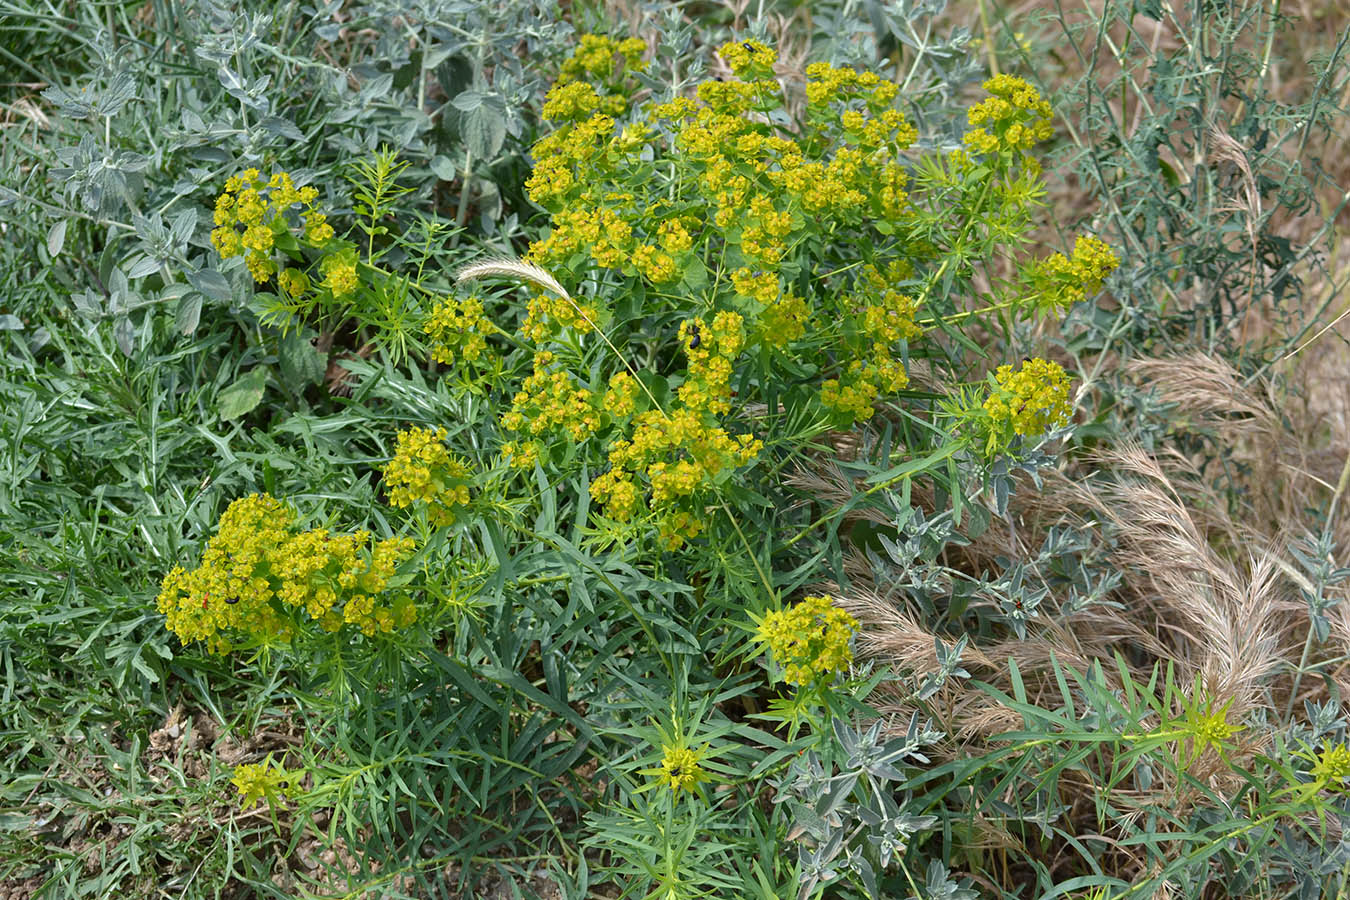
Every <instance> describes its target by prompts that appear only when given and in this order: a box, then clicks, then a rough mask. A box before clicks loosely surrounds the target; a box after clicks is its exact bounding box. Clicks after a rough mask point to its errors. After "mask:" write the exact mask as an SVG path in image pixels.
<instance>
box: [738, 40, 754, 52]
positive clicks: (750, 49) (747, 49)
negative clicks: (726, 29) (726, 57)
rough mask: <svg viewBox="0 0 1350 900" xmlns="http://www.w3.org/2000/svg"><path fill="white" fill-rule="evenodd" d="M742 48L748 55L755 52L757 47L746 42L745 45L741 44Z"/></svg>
mask: <svg viewBox="0 0 1350 900" xmlns="http://www.w3.org/2000/svg"><path fill="white" fill-rule="evenodd" d="M741 46H742V47H744V48H745V52H747V53H754V52H755V45H754V44H752V43H750V42H749V41H746V42H745V43H743V44H741Z"/></svg>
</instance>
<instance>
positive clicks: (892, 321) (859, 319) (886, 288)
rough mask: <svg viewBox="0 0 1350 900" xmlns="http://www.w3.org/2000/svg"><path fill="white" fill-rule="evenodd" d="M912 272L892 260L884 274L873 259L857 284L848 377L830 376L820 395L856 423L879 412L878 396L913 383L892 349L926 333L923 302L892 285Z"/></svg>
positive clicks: (845, 374) (902, 388) (824, 402)
mask: <svg viewBox="0 0 1350 900" xmlns="http://www.w3.org/2000/svg"><path fill="white" fill-rule="evenodd" d="M909 274H910V270H909V266H908V265H907V264H906V263H904V262H900V261H896V262H891V263H890V264H889V265H887V267H886V272H885V274H884V275H883V274H882V272H881V271H880V270H879V269H877V267H876V266H875V265H871V264H869V265H866V266H864V267H863V269H862V271H861V273H860V274H859V275H858V277H857V280H856V281H855V283H854V289H853V295H852V300H853V304H852V305H853V309H854V317H855V318H854V321H855V327H854V333H855V337H854V338H853V341H854V342H855V343H856V344H857V345H858V346H856V347H855V348H854V351H853V355H854V359H852V360H851V361H850V362H849V364H848V368H847V369H846V370H845V373H844V374H843V376H842V377H840V378H830V379H826V380H825V381H824V382H823V383H822V384H821V386H820V400H821V403H823V404H824V405H825V406H827V407H829V408H831V409H833V410H835V411H837V412H839V413H841V414H843V415H846V416H848V417H849V418H850V419H852V420H853V421H855V422H862V421H866V420H867V419H870V418H871V417H872V415H873V414H874V413H875V412H876V403H877V400H879V399H880V398H881V397H883V396H885V395H887V394H894V393H895V392H896V391H901V390H904V389H905V388H906V387H907V386H908V385H909V375H908V373H907V372H905V367H904V364H903V363H901V362H900V360H898V359H896V358H895V356H894V355H893V352H892V347H893V346H894V345H895V344H897V343H899V342H901V341H914V340H917V339H919V338H920V337H922V336H923V329H922V328H920V327H919V325H918V323H917V322H916V321H915V319H914V317H915V315H916V314H917V312H918V308H919V307H918V301H917V300H915V299H914V298H913V297H911V296H909V295H908V294H902V293H900V292H899V291H897V290H896V289H895V288H894V287H893V286H892V285H893V284H894V283H895V282H898V281H900V280H902V279H904V278H906V277H908V276H909Z"/></svg>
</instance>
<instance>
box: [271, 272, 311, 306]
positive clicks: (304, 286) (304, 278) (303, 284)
mask: <svg viewBox="0 0 1350 900" xmlns="http://www.w3.org/2000/svg"><path fill="white" fill-rule="evenodd" d="M277 287H279V288H281V289H282V290H283V291H285V292H286V294H287V296H290V297H292V298H294V297H299V296H300V295H301V294H303V293H304V292H305V291H307V290H309V276H308V275H306V274H305V273H304V272H301V271H300V270H299V269H293V268H291V267H289V266H287V267H286V268H285V269H282V270H281V272H280V273H279V274H278V275H277Z"/></svg>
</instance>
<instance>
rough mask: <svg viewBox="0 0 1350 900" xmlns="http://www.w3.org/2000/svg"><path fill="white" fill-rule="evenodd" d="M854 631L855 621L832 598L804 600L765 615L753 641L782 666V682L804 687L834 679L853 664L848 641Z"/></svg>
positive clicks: (856, 623)
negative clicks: (821, 680)
mask: <svg viewBox="0 0 1350 900" xmlns="http://www.w3.org/2000/svg"><path fill="white" fill-rule="evenodd" d="M857 628H858V620H857V619H855V618H853V616H852V615H850V614H849V613H848V612H847V611H846V610H843V609H840V608H839V607H838V606H835V604H834V600H833V599H832V598H830V597H806V598H804V599H803V600H802V601H801V602H800V603H797V604H795V605H793V606H790V607H788V608H786V609H781V610H775V611H773V612H770V613H768V614H767V615H765V616H764V621H763V622H761V623H760V625H759V629H758V631H757V632H756V638H757V640H759V641H760V642H762V643H764V644H766V645H767V646H768V649H769V652H770V653H771V654H772V655H773V658H774V660H775V661H776V662H777V663H778V664H779V665H780V666H782V667H783V678H784V680H786V681H787V682H788V683H789V684H796V685H804V684H809V683H810V682H811V681H813V680H815V679H816V678H823V679H824V680H826V681H830V680H833V678H834V673H835V672H838V671H840V670H842V669H845V668H847V667H848V664H849V663H850V662H852V661H853V650H852V649H851V648H850V647H849V639H850V638H851V637H852V636H853V632H854V631H856V630H857Z"/></svg>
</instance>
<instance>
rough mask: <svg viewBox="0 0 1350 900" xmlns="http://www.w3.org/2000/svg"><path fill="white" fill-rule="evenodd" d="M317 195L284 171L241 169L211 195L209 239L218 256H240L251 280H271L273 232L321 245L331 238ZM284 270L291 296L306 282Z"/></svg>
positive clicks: (275, 236)
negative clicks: (267, 174) (213, 204)
mask: <svg viewBox="0 0 1350 900" xmlns="http://www.w3.org/2000/svg"><path fill="white" fill-rule="evenodd" d="M318 199H319V192H318V190H316V189H315V188H312V187H301V188H297V187H296V186H295V183H294V182H293V180H292V179H291V176H290V175H289V174H287V173H286V172H277V173H276V174H274V175H272V176H271V177H270V178H263V177H262V175H261V174H260V173H259V172H258V170H257V169H246V170H245V171H244V172H242V173H241V174H239V175H235V176H233V177H231V178H229V179H227V180H226V182H225V189H224V190H223V191H222V192H221V194H220V196H219V197H217V198H216V209H215V216H214V218H215V225H216V227H215V228H214V229H213V230H212V231H211V243H212V244H213V245H214V246H215V248H216V251H217V252H218V253H220V255H221V258H223V259H229V258H231V257H235V256H243V257H244V261H245V262H246V263H247V264H248V270H249V273H250V274H251V275H252V276H253V280H254V281H257V282H259V283H264V282H267V281H270V280H271V278H272V276H273V275H274V274H276V272H277V267H276V263H275V262H273V260H272V251H273V248H275V247H276V245H277V239H278V237H280V236H282V235H291V234H292V233H294V234H296V235H298V236H299V240H301V241H303V242H305V243H306V244H308V245H310V246H311V247H323V246H324V245H325V244H327V243H328V242H329V241H330V240H331V239H332V237H333V226H332V225H329V224H328V217H327V216H326V215H325V214H324V213H322V212H320V211H319V209H318V208H317V207H316V205H315V203H316V201H317V200H318ZM287 273H289V274H287ZM283 274H284V275H285V277H284V278H283V279H281V286H282V289H283V290H285V291H287V292H288V293H291V294H292V296H294V295H295V294H297V293H299V292H300V290H301V286H302V285H303V286H305V287H307V286H308V279H304V280H303V281H302V280H301V279H297V278H296V275H301V278H303V275H302V274H301V273H299V272H297V271H296V270H293V269H287V270H284V271H283Z"/></svg>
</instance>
